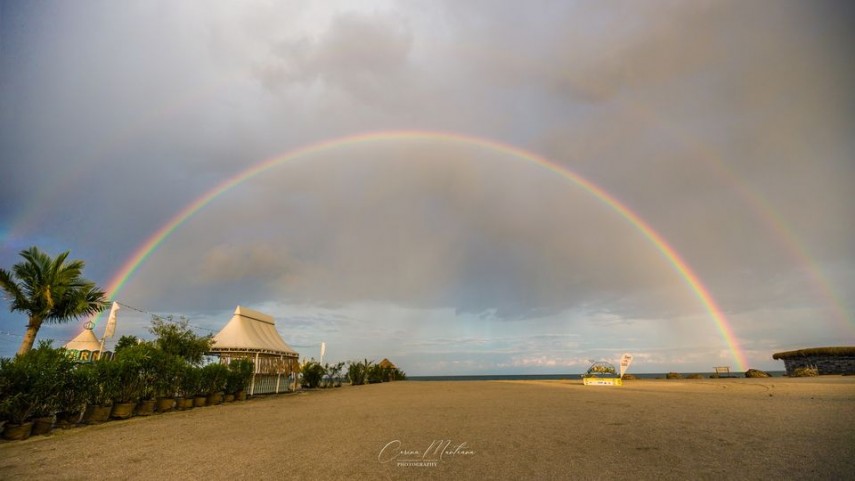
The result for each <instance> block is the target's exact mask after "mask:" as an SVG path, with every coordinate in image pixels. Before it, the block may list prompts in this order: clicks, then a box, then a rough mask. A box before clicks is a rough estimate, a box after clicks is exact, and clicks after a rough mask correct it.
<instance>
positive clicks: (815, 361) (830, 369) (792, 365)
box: [783, 356, 855, 376]
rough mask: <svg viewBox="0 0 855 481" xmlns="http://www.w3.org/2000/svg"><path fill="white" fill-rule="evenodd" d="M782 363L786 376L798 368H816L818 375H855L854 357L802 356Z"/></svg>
mask: <svg viewBox="0 0 855 481" xmlns="http://www.w3.org/2000/svg"><path fill="white" fill-rule="evenodd" d="M783 361H784V367H785V368H786V370H787V376H792V375H793V371H795V370H796V369H797V368H800V367H816V368H817V370H818V371H819V373H820V374H852V373H855V356H804V357H794V358H789V359H783Z"/></svg>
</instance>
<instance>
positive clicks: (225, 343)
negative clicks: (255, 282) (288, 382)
mask: <svg viewBox="0 0 855 481" xmlns="http://www.w3.org/2000/svg"><path fill="white" fill-rule="evenodd" d="M212 351H213V352H215V353H226V352H252V353H256V352H259V353H262V354H276V355H278V354H284V355H293V356H297V355H298V354H297V352H296V351H295V350H293V349H291V346H289V345H288V344H287V343H286V342H285V341H284V340H283V339H282V336H280V335H279V333H278V332H277V331H276V321H274V320H273V318H272V317H271V316H268V315H267V314H263V313H261V312H258V311H254V310H252V309H248V308H246V307H242V306H237V309H235V313H234V315H233V316H232V319H231V320H230V321H229V323H228V324H226V327H224V328H223V329H222V330H221V331H220V332H218V333H217V335H216V336H214V346H213V349H212Z"/></svg>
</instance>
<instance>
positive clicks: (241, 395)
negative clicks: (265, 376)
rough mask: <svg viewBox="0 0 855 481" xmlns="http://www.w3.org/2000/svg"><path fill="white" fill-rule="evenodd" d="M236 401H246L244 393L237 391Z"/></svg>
mask: <svg viewBox="0 0 855 481" xmlns="http://www.w3.org/2000/svg"><path fill="white" fill-rule="evenodd" d="M235 400H236V401H246V391H238V392H237V393H236V394H235Z"/></svg>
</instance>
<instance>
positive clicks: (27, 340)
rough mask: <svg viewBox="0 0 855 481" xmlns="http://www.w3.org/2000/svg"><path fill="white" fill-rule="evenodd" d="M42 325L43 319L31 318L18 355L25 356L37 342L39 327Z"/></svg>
mask: <svg viewBox="0 0 855 481" xmlns="http://www.w3.org/2000/svg"><path fill="white" fill-rule="evenodd" d="M40 327H42V321H41V320H38V319H33V318H30V323H29V324H27V332H25V333H24V340H23V341H22V342H21V347H20V349H18V355H19V356H23V355H24V354H26V353H27V352H28V351H29V350H30V349H32V348H33V344H34V343H35V342H36V334H38V333H39V328H40Z"/></svg>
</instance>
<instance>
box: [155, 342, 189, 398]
mask: <svg viewBox="0 0 855 481" xmlns="http://www.w3.org/2000/svg"><path fill="white" fill-rule="evenodd" d="M184 364H185V362H184V360H183V359H181V358H179V357H178V356H174V355H172V354H168V353H165V352H162V351H161V352H160V353H159V354H158V356H157V377H156V378H155V394H156V396H157V412H160V413H164V412H167V411H170V410H172V408H173V406H175V405H176V404H177V396H178V392H179V391H180V390H181V381H182V376H183V374H184Z"/></svg>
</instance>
